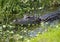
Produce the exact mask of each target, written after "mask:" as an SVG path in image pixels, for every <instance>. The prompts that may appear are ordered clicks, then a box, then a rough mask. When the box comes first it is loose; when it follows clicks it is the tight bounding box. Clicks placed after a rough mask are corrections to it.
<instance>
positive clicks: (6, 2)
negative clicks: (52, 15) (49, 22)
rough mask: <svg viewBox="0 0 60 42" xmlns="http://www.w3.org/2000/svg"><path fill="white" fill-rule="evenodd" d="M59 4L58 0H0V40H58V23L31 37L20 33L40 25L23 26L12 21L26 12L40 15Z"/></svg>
mask: <svg viewBox="0 0 60 42" xmlns="http://www.w3.org/2000/svg"><path fill="white" fill-rule="evenodd" d="M59 4H60V0H0V42H60V40H59V39H60V24H57V25H56V27H48V28H49V29H48V31H47V32H44V33H43V34H37V37H33V38H31V37H29V36H28V35H27V36H26V37H25V36H22V35H25V34H24V33H26V32H28V31H31V30H33V29H35V28H37V27H38V26H40V25H38V24H37V25H36V26H34V25H33V26H32V27H30V26H28V27H23V26H19V25H15V24H13V23H12V21H13V20H14V19H16V18H22V17H23V15H26V14H28V15H35V14H36V15H42V14H44V13H49V12H50V11H53V10H57V8H58V7H59ZM41 13H42V14H41ZM42 27H43V28H44V26H42ZM25 30H26V31H25ZM21 31H22V32H23V33H20V32H21Z"/></svg>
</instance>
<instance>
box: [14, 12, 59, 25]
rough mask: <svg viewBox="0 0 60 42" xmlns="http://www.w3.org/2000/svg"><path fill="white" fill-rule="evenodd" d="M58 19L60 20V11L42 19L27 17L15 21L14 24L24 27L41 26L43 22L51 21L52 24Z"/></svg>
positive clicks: (41, 17) (46, 15)
mask: <svg viewBox="0 0 60 42" xmlns="http://www.w3.org/2000/svg"><path fill="white" fill-rule="evenodd" d="M57 19H60V11H56V12H52V13H49V14H45V15H43V16H40V17H35V16H25V17H24V18H22V19H15V20H14V21H13V23H15V24H19V25H21V26H23V25H24V26H28V25H32V24H34V25H36V24H39V23H40V22H41V21H44V22H48V21H50V22H52V21H54V20H57Z"/></svg>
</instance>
